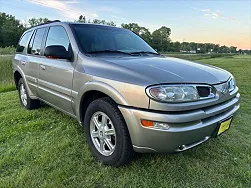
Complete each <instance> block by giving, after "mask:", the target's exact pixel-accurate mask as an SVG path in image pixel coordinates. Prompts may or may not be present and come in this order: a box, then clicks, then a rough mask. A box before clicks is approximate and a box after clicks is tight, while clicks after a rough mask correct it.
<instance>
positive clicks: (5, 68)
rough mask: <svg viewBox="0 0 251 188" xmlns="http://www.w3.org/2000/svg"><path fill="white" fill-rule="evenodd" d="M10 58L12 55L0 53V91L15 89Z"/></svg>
mask: <svg viewBox="0 0 251 188" xmlns="http://www.w3.org/2000/svg"><path fill="white" fill-rule="evenodd" d="M0 49H1V48H0ZM11 59H12V56H1V55H0V93H1V92H6V91H12V90H15V86H14V80H13V73H12V65H11Z"/></svg>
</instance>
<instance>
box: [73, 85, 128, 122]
mask: <svg viewBox="0 0 251 188" xmlns="http://www.w3.org/2000/svg"><path fill="white" fill-rule="evenodd" d="M102 97H109V98H110V99H112V100H113V101H114V102H115V103H116V104H121V105H126V106H128V103H127V101H126V100H125V99H124V98H123V96H122V95H121V94H120V93H119V92H118V91H117V90H116V89H115V88H114V87H112V86H111V85H108V84H106V83H104V82H98V81H91V82H87V83H86V84H85V85H84V86H83V87H82V88H81V89H80V91H79V93H78V95H77V103H76V114H77V117H78V120H79V121H80V122H81V123H83V122H84V116H85V112H86V109H87V108H88V105H89V104H90V103H91V102H92V101H93V100H96V99H98V98H102Z"/></svg>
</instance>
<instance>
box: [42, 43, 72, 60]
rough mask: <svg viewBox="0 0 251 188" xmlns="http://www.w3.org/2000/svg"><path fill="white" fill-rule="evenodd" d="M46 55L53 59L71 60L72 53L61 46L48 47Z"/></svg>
mask: <svg viewBox="0 0 251 188" xmlns="http://www.w3.org/2000/svg"><path fill="white" fill-rule="evenodd" d="M44 55H45V57H47V58H51V59H71V55H70V52H68V51H66V49H65V47H64V46H60V45H52V46H47V47H46V48H45V50H44Z"/></svg>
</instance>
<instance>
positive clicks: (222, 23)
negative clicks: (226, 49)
mask: <svg viewBox="0 0 251 188" xmlns="http://www.w3.org/2000/svg"><path fill="white" fill-rule="evenodd" d="M0 11H1V12H6V13H9V14H12V15H14V16H16V18H17V19H20V20H21V21H27V20H28V19H29V18H31V17H47V18H49V19H60V20H65V21H74V20H76V19H78V17H79V15H80V14H82V15H85V16H86V18H87V19H91V20H92V19H95V18H97V19H105V20H109V21H114V22H115V23H116V24H117V26H119V25H120V24H121V23H129V22H136V23H138V24H139V25H142V26H145V27H146V28H149V30H150V31H154V30H155V29H158V28H159V27H161V26H167V27H170V28H171V30H172V34H171V39H172V41H180V42H182V41H188V42H189V41H195V42H212V43H218V44H221V45H223V44H225V45H228V46H231V45H233V46H237V47H238V48H242V49H251V0H236V1H234V0H230V1H227V0H218V1H211V0H202V1H199V0H192V1H189V0H187V1H179V0H176V1H175V0H172V1H171V0H169V1H168V0H156V1H153V0H134V1H133V0H127V1H125V0H117V1H115V0H109V1H108V0H0Z"/></svg>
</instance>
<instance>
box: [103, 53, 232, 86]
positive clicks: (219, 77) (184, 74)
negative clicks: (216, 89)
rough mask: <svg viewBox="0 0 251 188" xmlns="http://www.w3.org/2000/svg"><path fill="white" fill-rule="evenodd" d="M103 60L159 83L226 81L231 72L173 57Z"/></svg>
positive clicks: (109, 58) (211, 82)
mask: <svg viewBox="0 0 251 188" xmlns="http://www.w3.org/2000/svg"><path fill="white" fill-rule="evenodd" d="M101 59H102V60H105V61H106V62H111V63H113V64H117V65H119V66H122V67H125V68H126V69H131V70H132V71H135V72H137V73H139V74H141V75H143V76H146V77H148V78H150V79H153V80H156V81H157V82H158V83H201V84H202V83H206V84H217V83H221V82H225V81H227V80H228V79H229V77H230V76H231V74H230V73H229V72H227V71H225V70H223V69H220V68H217V67H214V66H210V65H205V64H202V63H198V62H192V61H187V60H182V59H177V58H171V57H124V58H123V57H122V58H111V57H105V58H104V57H102V58H101Z"/></svg>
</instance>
